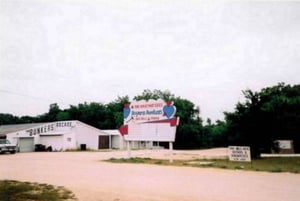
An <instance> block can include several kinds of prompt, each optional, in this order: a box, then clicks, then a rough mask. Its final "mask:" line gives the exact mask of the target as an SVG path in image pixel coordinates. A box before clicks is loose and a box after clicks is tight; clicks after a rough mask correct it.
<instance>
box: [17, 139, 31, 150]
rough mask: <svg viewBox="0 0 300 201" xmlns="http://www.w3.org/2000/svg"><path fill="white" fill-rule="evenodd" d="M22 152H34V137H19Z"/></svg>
mask: <svg viewBox="0 0 300 201" xmlns="http://www.w3.org/2000/svg"><path fill="white" fill-rule="evenodd" d="M19 148H20V152H32V151H34V141H33V138H20V139H19Z"/></svg>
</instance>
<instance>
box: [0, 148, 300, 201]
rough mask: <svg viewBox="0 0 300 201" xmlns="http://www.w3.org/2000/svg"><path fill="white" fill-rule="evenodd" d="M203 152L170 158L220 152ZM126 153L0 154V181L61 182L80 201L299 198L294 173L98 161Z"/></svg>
mask: <svg viewBox="0 0 300 201" xmlns="http://www.w3.org/2000/svg"><path fill="white" fill-rule="evenodd" d="M223 151H224V150H223ZM204 152H205V151H204ZM204 152H203V151H202V152H201V151H198V152H197V151H194V152H180V151H178V152H177V151H176V152H174V157H175V158H185V159H188V158H195V157H204V156H205V157H213V156H219V157H223V155H224V154H223V155H222V150H215V151H206V152H205V153H204ZM217 152H218V153H219V152H220V153H219V154H217ZM167 153H168V152H167V151H165V150H155V151H150V150H147V151H133V152H132V155H133V156H140V157H150V156H151V157H155V158H166V157H168V154H167ZM126 155H127V154H126V152H121V151H114V152H57V153H18V154H15V155H8V154H6V155H0V179H1V180H2V179H14V180H20V181H31V182H40V183H49V184H53V185H58V186H65V187H66V188H68V189H70V190H72V191H73V192H74V193H75V194H76V197H77V198H78V199H79V200H80V201H298V200H299V198H300V190H299V189H300V174H290V173H262V172H246V171H245V172H244V171H238V170H236V171H232V170H219V169H206V168H205V169H204V168H203V169H202V168H190V167H172V166H156V165H143V164H112V163H106V162H102V161H101V160H103V159H106V158H111V157H126Z"/></svg>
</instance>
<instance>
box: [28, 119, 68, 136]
mask: <svg viewBox="0 0 300 201" xmlns="http://www.w3.org/2000/svg"><path fill="white" fill-rule="evenodd" d="M55 127H72V122H71V121H66V122H56V123H52V124H48V125H44V126H41V127H37V128H31V129H28V130H26V132H27V133H29V136H32V135H37V134H41V133H47V132H49V131H53V130H54V129H55Z"/></svg>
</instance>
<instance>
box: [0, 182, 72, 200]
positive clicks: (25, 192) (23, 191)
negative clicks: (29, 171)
mask: <svg viewBox="0 0 300 201" xmlns="http://www.w3.org/2000/svg"><path fill="white" fill-rule="evenodd" d="M0 200H1V201H72V200H77V199H76V198H75V195H74V194H73V193H72V192H71V191H69V190H67V189H65V188H64V187H61V186H59V187H55V186H52V185H48V184H38V183H30V182H19V181H13V180H3V181H0Z"/></svg>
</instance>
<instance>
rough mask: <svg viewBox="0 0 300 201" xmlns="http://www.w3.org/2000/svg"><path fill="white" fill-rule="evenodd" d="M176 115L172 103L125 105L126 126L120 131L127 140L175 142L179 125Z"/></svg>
mask: <svg viewBox="0 0 300 201" xmlns="http://www.w3.org/2000/svg"><path fill="white" fill-rule="evenodd" d="M175 113H176V107H175V106H174V105H173V103H172V101H167V102H165V101H164V100H162V99H158V100H152V99H151V100H148V101H146V100H141V101H134V102H132V103H130V104H129V103H128V104H125V105H124V109H123V115H124V116H123V117H124V125H123V126H122V127H121V128H120V129H119V131H120V132H121V134H122V135H124V137H125V140H131V141H134V140H142V141H169V142H173V141H174V140H175V133H176V126H177V125H178V118H177V117H175Z"/></svg>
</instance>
